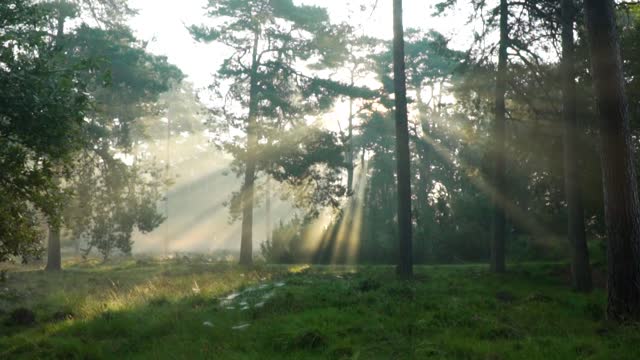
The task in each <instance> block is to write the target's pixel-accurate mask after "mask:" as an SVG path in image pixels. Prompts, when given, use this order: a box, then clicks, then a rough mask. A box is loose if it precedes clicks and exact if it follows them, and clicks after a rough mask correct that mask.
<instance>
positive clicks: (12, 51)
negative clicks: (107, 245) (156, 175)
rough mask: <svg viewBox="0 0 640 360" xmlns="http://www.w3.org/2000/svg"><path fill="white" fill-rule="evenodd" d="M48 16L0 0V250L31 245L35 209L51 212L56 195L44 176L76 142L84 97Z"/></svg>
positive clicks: (25, 249)
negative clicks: (0, 204)
mask: <svg viewBox="0 0 640 360" xmlns="http://www.w3.org/2000/svg"><path fill="white" fill-rule="evenodd" d="M55 16H56V12H55V11H53V9H51V8H49V7H46V6H43V5H33V4H32V3H31V2H28V1H14V2H10V3H2V5H0V24H1V28H2V32H0V44H2V45H0V59H1V60H0V62H2V63H3V66H2V69H0V94H1V95H2V96H0V99H1V100H0V149H1V150H0V167H1V168H2V169H3V170H2V172H1V174H0V196H1V197H2V198H3V199H4V200H6V201H4V202H3V205H4V206H3V213H4V216H2V217H1V220H0V229H1V231H2V232H1V233H0V258H6V256H8V255H13V256H20V255H32V254H37V253H38V252H39V251H38V248H39V245H40V244H39V243H40V238H41V235H40V231H39V230H38V229H37V224H38V223H39V219H38V217H37V214H38V212H41V213H43V214H44V215H45V216H47V217H48V218H56V217H57V209H58V208H59V204H60V202H61V201H62V199H63V196H62V195H63V194H61V193H60V191H59V189H58V187H57V185H56V184H55V182H54V181H51V177H52V176H53V175H54V174H56V173H60V172H62V173H65V172H68V170H69V168H70V163H71V162H70V161H69V159H70V155H71V154H72V153H73V152H75V151H76V150H77V149H78V148H79V147H80V146H81V144H82V134H83V131H82V129H83V124H84V121H83V118H84V110H85V109H86V107H87V104H88V97H87V96H86V94H85V92H84V89H83V88H82V86H81V84H80V85H78V84H76V82H75V71H76V70H77V68H76V67H75V66H69V64H67V63H66V61H65V59H64V56H62V54H61V52H60V51H59V49H58V48H57V47H56V46H52V43H51V42H50V37H49V34H48V33H47V32H46V31H44V29H46V26H47V23H48V22H49V20H50V19H51V18H52V17H55ZM60 164H61V165H60Z"/></svg>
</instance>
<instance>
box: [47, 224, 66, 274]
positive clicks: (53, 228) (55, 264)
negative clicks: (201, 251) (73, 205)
mask: <svg viewBox="0 0 640 360" xmlns="http://www.w3.org/2000/svg"><path fill="white" fill-rule="evenodd" d="M45 270H46V271H60V270H62V254H61V251H60V225H53V224H49V241H48V244H47V267H46V268H45Z"/></svg>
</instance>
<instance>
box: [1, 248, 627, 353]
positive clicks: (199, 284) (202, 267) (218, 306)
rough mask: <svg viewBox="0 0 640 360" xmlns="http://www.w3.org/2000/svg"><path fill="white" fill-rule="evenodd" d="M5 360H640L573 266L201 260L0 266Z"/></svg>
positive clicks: (624, 327)
mask: <svg viewBox="0 0 640 360" xmlns="http://www.w3.org/2000/svg"><path fill="white" fill-rule="evenodd" d="M4 270H5V271H7V270H8V271H7V272H6V279H5V280H4V281H3V282H2V283H1V284H0V319H2V322H1V324H0V358H4V359H35V358H38V359H48V358H49V359H106V358H122V359H124V358H127V359H199V358H202V359H630V360H631V359H638V358H640V347H638V346H637V344H638V343H639V342H640V327H638V326H637V325H614V324H611V323H608V322H607V321H606V320H605V319H604V304H605V293H604V291H603V290H602V289H597V290H596V291H594V292H593V293H592V294H589V295H582V294H577V293H574V292H572V291H571V290H569V287H568V286H566V283H565V282H566V279H565V276H564V274H565V273H566V265H563V264H520V265H513V266H512V267H511V271H510V272H509V273H508V274H506V275H495V274H491V273H490V272H489V271H488V270H487V268H486V266H484V265H459V266H423V267H417V268H416V272H417V275H416V278H415V280H412V281H401V280H397V279H396V276H395V274H394V269H393V268H392V267H384V266H377V267H350V266H308V265H304V266H302V265H301V266H284V265H281V266H276V265H256V266H254V267H252V268H243V267H239V266H237V265H232V264H229V263H224V262H212V261H210V260H208V259H206V258H204V257H201V258H192V259H189V258H186V257H184V258H179V259H173V260H156V259H151V258H139V259H126V260H117V261H114V262H110V263H100V262H98V261H97V260H89V261H69V262H67V264H66V266H65V270H64V271H63V272H60V273H46V272H44V271H42V270H40V269H37V268H33V267H24V266H21V267H18V266H13V267H7V266H5V267H4Z"/></svg>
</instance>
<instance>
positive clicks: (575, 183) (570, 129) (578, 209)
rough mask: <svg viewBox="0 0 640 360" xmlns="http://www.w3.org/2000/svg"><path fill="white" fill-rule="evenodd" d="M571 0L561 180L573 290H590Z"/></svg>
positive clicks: (565, 8)
mask: <svg viewBox="0 0 640 360" xmlns="http://www.w3.org/2000/svg"><path fill="white" fill-rule="evenodd" d="M574 6H575V5H574V0H562V4H561V7H562V77H563V78H562V83H563V84H562V97H563V99H562V101H563V117H564V181H565V193H566V200H567V207H568V215H569V219H568V232H567V234H568V237H569V243H570V245H571V274H572V281H573V287H574V289H575V290H577V291H581V292H589V291H591V287H592V283H591V267H590V264H589V249H588V247H587V240H586V234H585V229H584V209H583V206H582V193H581V190H580V189H581V187H580V170H579V167H578V148H577V147H578V138H579V137H578V134H579V126H578V122H577V116H576V82H575V67H574V38H573V24H574V20H575V7H574Z"/></svg>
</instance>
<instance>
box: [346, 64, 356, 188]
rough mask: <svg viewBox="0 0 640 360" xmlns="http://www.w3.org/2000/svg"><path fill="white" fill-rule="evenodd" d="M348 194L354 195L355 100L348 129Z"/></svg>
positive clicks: (350, 106) (351, 103)
mask: <svg viewBox="0 0 640 360" xmlns="http://www.w3.org/2000/svg"><path fill="white" fill-rule="evenodd" d="M353 85H354V82H353V75H352V76H351V86H353ZM347 137H348V139H349V140H348V141H349V143H348V144H347V156H346V158H347V159H346V160H347V193H348V194H352V193H353V172H354V168H355V164H354V161H353V155H354V154H353V98H349V128H348V129H347Z"/></svg>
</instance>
